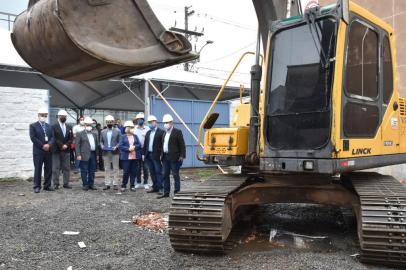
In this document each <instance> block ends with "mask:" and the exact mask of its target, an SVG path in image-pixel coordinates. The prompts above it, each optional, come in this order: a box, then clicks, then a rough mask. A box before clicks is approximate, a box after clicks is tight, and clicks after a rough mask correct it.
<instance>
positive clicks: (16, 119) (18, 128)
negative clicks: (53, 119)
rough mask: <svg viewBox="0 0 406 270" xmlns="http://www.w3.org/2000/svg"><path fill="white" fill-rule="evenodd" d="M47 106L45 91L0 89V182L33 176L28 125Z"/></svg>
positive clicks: (46, 93) (35, 119) (46, 92)
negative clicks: (5, 179)
mask: <svg viewBox="0 0 406 270" xmlns="http://www.w3.org/2000/svg"><path fill="white" fill-rule="evenodd" d="M48 104H49V92H48V90H36V89H26V88H12V87H0V179H1V178H8V177H18V178H23V179H27V178H29V177H33V176H34V164H33V161H32V142H31V140H30V136H29V125H30V124H31V123H33V122H35V121H37V119H38V118H37V111H38V109H39V108H41V107H48V106H49V105H48Z"/></svg>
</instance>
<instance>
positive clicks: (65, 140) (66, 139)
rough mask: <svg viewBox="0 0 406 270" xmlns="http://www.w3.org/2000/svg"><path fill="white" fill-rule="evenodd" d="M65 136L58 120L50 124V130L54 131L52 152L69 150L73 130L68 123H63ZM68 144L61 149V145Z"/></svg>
mask: <svg viewBox="0 0 406 270" xmlns="http://www.w3.org/2000/svg"><path fill="white" fill-rule="evenodd" d="M65 129H66V131H65V136H63V132H62V129H61V126H60V124H59V122H57V123H56V124H54V125H53V126H52V132H53V133H54V139H55V143H54V147H52V152H53V153H60V152H66V153H68V152H69V151H70V145H71V144H72V141H73V132H72V127H71V126H70V125H68V124H66V123H65ZM64 144H65V145H66V146H68V148H66V149H65V150H62V146H63V145H64Z"/></svg>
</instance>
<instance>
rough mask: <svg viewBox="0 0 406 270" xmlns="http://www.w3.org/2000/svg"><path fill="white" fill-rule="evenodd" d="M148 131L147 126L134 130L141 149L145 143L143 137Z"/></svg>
mask: <svg viewBox="0 0 406 270" xmlns="http://www.w3.org/2000/svg"><path fill="white" fill-rule="evenodd" d="M148 131H149V127H147V126H142V127H140V126H138V125H137V127H136V128H135V129H134V135H137V137H138V140H140V144H141V147H144V142H145V136H146V135H147V132H148Z"/></svg>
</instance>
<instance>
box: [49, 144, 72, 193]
mask: <svg viewBox="0 0 406 270" xmlns="http://www.w3.org/2000/svg"><path fill="white" fill-rule="evenodd" d="M69 160H70V153H68V152H56V153H52V181H53V182H54V186H55V187H58V186H59V175H60V174H61V171H62V175H63V186H68V185H69V178H70V164H69V162H70V161H69Z"/></svg>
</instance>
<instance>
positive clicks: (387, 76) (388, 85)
mask: <svg viewBox="0 0 406 270" xmlns="http://www.w3.org/2000/svg"><path fill="white" fill-rule="evenodd" d="M392 93H393V69H392V53H391V49H390V43H389V39H388V37H387V36H386V37H385V38H384V40H383V103H385V104H388V103H389V101H390V98H391V97H392Z"/></svg>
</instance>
